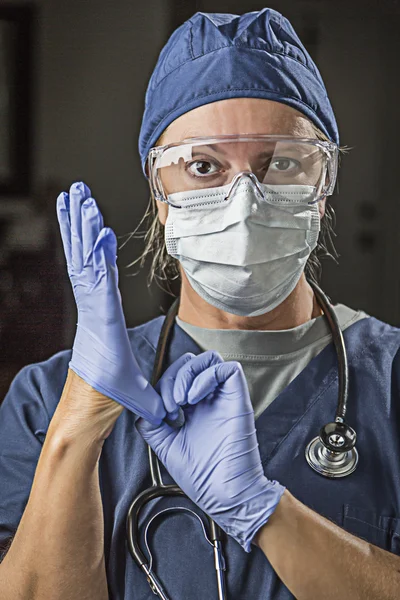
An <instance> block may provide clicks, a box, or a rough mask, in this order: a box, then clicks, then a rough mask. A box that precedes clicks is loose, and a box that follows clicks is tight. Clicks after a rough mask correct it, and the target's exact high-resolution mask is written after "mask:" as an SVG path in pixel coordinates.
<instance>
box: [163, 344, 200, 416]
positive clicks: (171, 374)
mask: <svg viewBox="0 0 400 600" xmlns="http://www.w3.org/2000/svg"><path fill="white" fill-rule="evenodd" d="M194 356H195V355H194V354H193V353H192V352H186V354H183V355H182V356H180V357H179V358H178V359H177V360H176V361H175V362H173V363H172V365H170V366H169V367H168V369H167V370H166V371H165V373H164V374H163V375H162V376H161V378H160V380H159V382H158V384H157V388H156V389H157V390H158V391H159V393H160V396H161V398H162V400H163V402H164V407H165V410H166V411H167V413H168V416H169V418H170V419H172V420H174V419H176V417H177V416H178V410H179V409H178V406H177V404H176V402H175V399H174V384H175V379H176V375H177V373H178V371H179V369H180V368H181V367H182V366H183V365H185V364H186V363H187V362H188V361H189V360H191V359H192V358H193V357H194Z"/></svg>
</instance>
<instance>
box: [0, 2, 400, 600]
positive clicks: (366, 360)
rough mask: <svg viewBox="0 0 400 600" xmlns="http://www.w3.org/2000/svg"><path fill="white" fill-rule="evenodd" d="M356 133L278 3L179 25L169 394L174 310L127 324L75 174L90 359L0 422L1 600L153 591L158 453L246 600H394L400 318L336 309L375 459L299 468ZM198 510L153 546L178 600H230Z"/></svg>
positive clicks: (169, 154)
mask: <svg viewBox="0 0 400 600" xmlns="http://www.w3.org/2000/svg"><path fill="white" fill-rule="evenodd" d="M276 136H278V137H276ZM279 136H280V137H279ZM193 138H194V139H193ZM198 138H200V139H198ZM188 139H189V140H191V141H187V140H188ZM338 144H339V139H338V132H337V127H336V122H335V118H334V115H333V112H332V108H331V106H330V104H329V100H328V98H327V95H326V91H325V88H324V85H323V82H322V80H321V77H320V75H319V73H318V71H317V69H316V67H315V65H314V63H313V62H312V60H311V58H310V57H309V55H308V54H307V52H306V50H305V48H304V47H303V46H302V44H301V42H300V41H299V39H298V37H297V36H296V34H295V32H294V31H293V29H292V27H291V25H290V24H289V23H288V21H287V20H286V19H284V18H283V17H282V16H281V15H279V14H278V13H276V12H275V11H272V10H270V9H264V10H262V11H260V12H258V13H248V14H245V15H242V16H240V17H238V16H235V15H224V14H223V15H221V14H218V15H207V14H202V13H197V14H196V15H194V17H192V19H190V20H189V21H188V22H187V23H185V24H184V25H183V26H182V27H180V28H179V29H178V30H177V31H176V32H175V33H174V34H173V35H172V37H171V38H170V40H169V42H168V43H167V45H166V47H165V48H164V49H163V51H162V52H161V54H160V58H159V61H158V64H157V66H156V69H155V71H154V73H153V75H152V78H151V80H150V84H149V88H148V91H147V94H146V109H145V113H144V118H143V123H142V129H141V134H140V142H139V147H140V154H141V160H142V165H143V169H144V172H145V173H146V175H147V176H148V177H149V178H150V184H151V191H152V194H153V197H154V200H155V201H156V202H157V208H158V218H159V223H160V225H157V224H156V225H155V226H154V227H153V229H152V231H153V233H154V230H155V231H156V234H157V230H158V231H160V230H161V228H164V229H165V248H164V246H161V248H160V252H159V253H158V259H157V260H158V262H159V263H161V266H162V267H164V268H165V269H166V272H167V274H168V276H170V275H169V274H170V272H171V269H172V270H173V269H175V272H176V271H177V270H178V272H179V274H180V276H181V294H180V297H181V299H180V307H179V313H178V316H177V319H176V324H175V326H174V330H173V336H172V341H171V344H170V346H169V349H168V352H167V357H166V365H167V367H168V368H167V369H166V371H165V373H164V374H163V375H162V377H161V380H160V381H159V383H158V385H157V387H156V390H154V389H153V388H152V387H151V386H150V384H149V383H148V382H149V380H150V377H151V372H152V369H153V364H154V360H155V348H156V346H157V341H158V338H159V334H160V329H161V326H162V322H163V318H161V317H160V318H158V319H155V320H153V321H151V322H149V323H145V324H144V325H142V326H140V327H137V328H135V329H132V330H129V331H128V333H127V332H126V329H125V323H124V319H123V313H122V308H121V303H120V296H119V292H118V287H117V279H118V277H117V269H116V261H115V255H116V241H115V236H114V234H113V232H112V231H111V230H110V229H108V228H104V227H103V221H102V217H101V214H100V212H99V210H98V208H97V205H96V203H95V201H94V200H93V199H92V198H91V193H90V190H89V188H87V186H85V185H84V184H83V183H80V184H74V185H73V186H72V187H71V189H70V192H69V194H66V193H64V194H61V195H60V197H59V198H58V202H57V210H58V218H59V222H60V228H61V234H62V238H63V244H64V251H65V254H66V260H67V265H68V273H69V276H70V278H71V282H72V285H73V289H74V294H75V299H76V302H77V307H78V327H77V333H76V338H75V341H74V346H73V349H72V353H71V352H62V353H59V354H57V355H55V356H53V357H52V358H50V359H49V360H48V361H46V362H44V363H41V364H38V365H32V366H29V367H27V368H25V369H23V370H22V371H21V373H20V374H19V375H18V376H17V377H16V379H15V380H14V382H13V384H12V386H11V389H10V392H9V394H8V396H7V397H6V399H5V400H4V403H3V405H2V409H1V413H0V415H1V426H0V431H1V463H0V467H1V484H2V485H1V492H0V498H1V512H0V535H1V540H2V541H3V542H4V543H5V544H4V549H3V555H4V554H5V557H4V559H3V562H2V564H1V565H0V589H1V590H2V598H4V600H11V599H13V600H14V599H15V598H29V599H32V600H36V599H39V598H40V599H42V598H52V599H57V600H64V599H67V598H68V599H71V598H74V599H75V598H85V599H90V600H91V599H92V598H93V599H96V600H98V599H105V598H113V599H118V600H120V599H121V600H122V599H132V600H136V599H137V600H139V599H142V598H152V597H153V593H152V592H151V590H150V588H149V587H148V585H147V582H146V580H145V577H144V576H143V573H141V571H140V569H139V568H138V567H137V566H136V564H135V563H134V562H133V561H132V559H131V557H130V556H129V553H128V551H127V548H126V544H125V519H126V514H127V511H128V509H129V506H130V503H131V500H132V498H133V497H134V496H136V495H137V494H138V493H139V492H140V491H141V490H143V489H144V488H145V487H147V486H148V485H149V483H150V480H149V467H148V460H147V446H146V443H145V442H148V443H149V444H150V446H151V447H152V448H153V449H154V450H155V452H156V453H157V454H158V456H159V458H160V459H161V461H162V463H163V464H164V465H165V467H166V471H164V470H163V475H164V480H165V482H167V483H168V482H171V481H173V480H174V481H176V482H177V483H178V485H180V486H181V488H182V489H183V490H184V492H185V493H186V494H187V496H188V497H189V498H190V499H191V500H189V499H184V500H182V503H183V504H184V505H185V506H186V507H190V508H192V509H193V510H196V511H197V510H198V509H199V508H200V509H202V510H204V511H205V512H206V513H208V514H209V515H210V516H211V517H212V518H213V519H214V520H215V521H216V522H217V523H218V524H219V525H220V527H221V528H222V529H223V530H224V531H225V534H226V536H225V540H224V547H225V556H226V577H227V589H228V597H229V598H237V599H239V598H240V599H242V598H246V599H247V598H252V599H260V600H261V599H263V600H266V599H271V600H272V599H274V600H275V599H279V600H281V599H284V598H293V597H295V598H298V599H305V600H308V599H311V598H325V599H327V600H330V599H333V598H335V599H336V598H337V596H338V594H339V593H340V595H341V596H342V597H344V598H352V599H358V598H360V599H361V598H363V599H364V598H368V599H371V600H374V599H375V598H376V599H378V598H379V599H382V598H387V599H394V598H395V597H396V595H398V589H399V570H400V558H399V556H398V555H400V544H399V540H400V516H399V515H400V481H399V471H398V469H399V464H400V460H399V459H400V447H399V444H398V433H399V431H398V429H399V423H400V415H399V412H400V406H399V402H398V393H399V381H398V365H397V363H398V349H399V342H400V336H399V331H398V330H397V329H395V328H393V327H390V326H388V325H386V324H384V323H381V322H379V321H377V320H375V319H373V318H369V317H368V316H367V315H365V314H364V313H362V312H360V311H353V310H352V309H350V308H348V307H345V306H343V305H337V306H335V307H334V310H335V313H336V316H337V318H338V321H339V323H340V326H341V329H342V330H343V331H344V337H345V342H346V346H347V352H348V356H349V365H350V375H351V379H350V398H351V402H350V403H349V411H348V421H349V423H351V425H352V426H353V427H354V429H355V430H356V431H357V432H358V433H359V436H358V438H357V448H358V451H359V455H360V461H359V464H358V466H357V469H356V470H355V471H354V473H352V474H351V476H350V477H345V478H334V479H328V478H325V477H321V475H320V474H318V473H316V472H315V471H314V470H313V469H310V467H309V465H308V464H307V462H306V460H305V458H304V448H305V446H306V445H307V443H308V442H309V441H310V439H312V438H313V437H315V435H317V433H318V431H319V429H320V428H321V426H322V425H323V424H324V423H326V422H328V421H329V419H332V416H333V414H334V410H335V409H336V403H337V394H338V377H337V372H338V369H337V357H336V353H335V350H334V347H333V344H332V343H331V335H330V329H329V327H328V326H327V324H326V321H325V317H324V316H323V314H322V310H321V306H320V304H319V302H318V301H317V297H316V295H315V293H314V287H313V286H312V285H310V282H312V280H313V278H315V273H316V271H315V267H316V262H315V257H316V249H317V246H318V243H319V244H320V246H322V247H323V244H324V236H323V235H322V234H325V237H326V234H328V235H327V237H328V238H329V226H328V225H329V222H328V223H327V215H329V214H331V213H329V210H330V209H329V208H328V206H327V204H326V197H327V196H328V195H329V194H331V193H332V191H333V187H334V183H335V177H336V169H337V155H338ZM157 223H158V221H157ZM320 231H321V232H322V233H321V234H320ZM157 240H158V241H157ZM160 243H161V242H160V239H159V237H158V238H157V235H156V237H155V238H154V237H153V240H152V242H151V244H153V245H155V246H156V247H157V244H159V245H160ZM151 244H150V245H151ZM157 260H156V262H157ZM177 261H178V262H177ZM177 265H178V266H177ZM172 275H173V273H172ZM306 275H307V277H308V279H307V277H306ZM124 407H125V408H127V409H128V410H124ZM181 407H183V416H184V424H183V425H182V423H180V424H178V422H177V421H176V419H177V417H178V416H179V409H180V408H181ZM331 415H332V416H331ZM180 416H182V415H180ZM255 418H256V419H257V421H256V422H255ZM354 466H356V465H354ZM168 473H169V474H168ZM179 504H181V502H179ZM175 505H176V504H175ZM164 506H174V502H172V503H171V502H170V503H168V502H166V504H162V503H161V504H160V503H158V504H157V506H156V507H155V508H154V507H153V508H152V509H151V510H150V511H149V513H148V516H151V515H152V514H154V511H155V510H157V511H158V510H159V509H160V508H161V509H162V508H163V507H164ZM184 515H185V513H184V514H178V515H176V514H174V513H173V514H171V515H170V516H168V518H166V519H163V520H162V521H159V524H158V527H157V528H156V529H155V531H153V532H152V534H151V538H152V539H151V546H152V551H153V557H154V561H155V565H156V570H157V573H158V574H159V577H160V579H161V581H162V582H163V585H164V586H165V588H166V590H167V592H168V595H169V596H170V597H172V598H196V599H200V598H207V599H209V598H214V597H215V598H216V597H217V589H216V582H215V576H214V569H213V564H212V556H211V555H210V549H209V546H208V544H207V542H206V541H205V540H204V538H203V537H202V536H201V535H200V534H199V529H198V524H197V523H196V522H195V521H194V520H192V519H191V518H189V517H187V516H184ZM340 526H343V527H344V529H347V530H348V532H346V531H345V530H344V529H342V528H341V527H340ZM16 530H17V531H16ZM15 531H16V533H15ZM349 532H351V533H349ZM14 534H15V535H14ZM353 534H355V535H353ZM356 536H357V537H356ZM360 538H364V540H362V539H360ZM7 549H8V551H7V552H5V551H6V550H7ZM266 559H267V560H266Z"/></svg>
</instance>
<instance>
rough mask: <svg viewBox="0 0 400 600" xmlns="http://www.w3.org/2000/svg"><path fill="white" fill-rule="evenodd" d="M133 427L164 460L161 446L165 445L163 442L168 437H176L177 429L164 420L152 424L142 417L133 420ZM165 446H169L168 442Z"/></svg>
mask: <svg viewBox="0 0 400 600" xmlns="http://www.w3.org/2000/svg"><path fill="white" fill-rule="evenodd" d="M135 427H136V429H137V430H138V432H139V433H140V435H141V436H142V438H143V439H144V441H145V442H146V443H147V444H148V445H149V446H150V447H151V448H152V449H153V450H154V452H155V453H156V454H157V456H158V457H159V458H160V460H161V461H162V462H164V461H165V456H163V455H164V453H163V448H165V446H166V444H165V442H166V440H168V438H171V437H172V438H174V437H176V436H177V435H178V433H179V430H178V429H174V428H173V427H171V426H170V425H168V424H167V423H165V421H162V423H161V424H160V425H153V424H152V423H150V421H147V420H146V419H144V418H143V417H141V418H140V419H137V420H136V421H135ZM167 446H169V444H167Z"/></svg>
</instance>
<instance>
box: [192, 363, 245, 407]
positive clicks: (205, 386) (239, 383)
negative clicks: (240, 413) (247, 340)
mask: <svg viewBox="0 0 400 600" xmlns="http://www.w3.org/2000/svg"><path fill="white" fill-rule="evenodd" d="M222 385H224V392H225V393H224V398H228V399H229V398H230V396H229V394H230V393H231V397H232V398H234V397H236V398H238V397H239V398H241V399H243V398H245V397H246V396H248V388H247V382H246V379H245V376H244V373H243V368H242V366H241V364H240V363H238V362H235V361H229V362H223V363H218V364H216V365H212V366H211V367H209V368H208V369H206V370H205V371H203V372H202V373H199V375H197V377H196V378H195V379H194V381H193V383H192V386H191V388H190V390H189V392H188V397H187V401H188V403H189V404H197V403H198V402H200V401H201V400H203V399H212V398H216V397H218V398H219V400H218V401H221V395H220V394H216V395H215V396H213V392H214V391H215V390H217V389H218V388H221V386H222Z"/></svg>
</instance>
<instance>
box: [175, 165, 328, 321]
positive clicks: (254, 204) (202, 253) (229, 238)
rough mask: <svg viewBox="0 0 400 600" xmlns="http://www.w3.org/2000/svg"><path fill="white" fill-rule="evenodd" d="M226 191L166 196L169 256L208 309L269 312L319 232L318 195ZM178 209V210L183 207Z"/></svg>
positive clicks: (269, 188) (291, 284) (292, 282)
mask: <svg viewBox="0 0 400 600" xmlns="http://www.w3.org/2000/svg"><path fill="white" fill-rule="evenodd" d="M259 187H260V188H261V189H262V191H263V193H264V198H261V195H260V193H259V192H258V190H257V188H256V186H255V185H254V183H253V182H252V181H251V180H250V179H249V178H248V177H245V176H243V178H241V179H240V181H239V182H238V185H237V186H236V187H235V189H234V190H233V193H232V194H231V196H230V198H229V200H225V198H226V196H227V194H228V191H229V189H230V185H227V186H223V187H216V188H208V189H206V190H204V189H203V190H197V191H192V192H178V193H175V194H170V195H169V197H168V199H169V201H170V202H171V203H172V204H173V205H174V206H171V205H170V206H169V211H168V218H167V221H166V224H165V241H166V246H167V251H168V254H170V255H171V256H173V257H175V258H177V259H178V260H179V262H180V263H181V265H182V267H183V269H184V271H185V273H186V275H187V278H188V280H189V282H190V284H191V286H192V287H193V289H194V290H195V291H196V292H197V293H198V294H199V295H200V296H201V297H202V298H203V299H204V300H206V301H207V302H208V303H209V304H212V305H213V306H215V307H217V308H219V309H222V310H224V311H227V312H229V313H233V314H235V315H241V316H257V315H261V314H264V313H266V312H268V311H270V310H273V309H274V308H275V307H276V306H278V305H279V304H280V303H281V302H283V301H284V300H285V299H286V298H287V297H288V296H289V294H290V293H291V292H292V291H293V290H294V288H295V287H296V285H297V283H298V281H299V279H300V276H301V274H302V272H303V269H304V266H305V264H306V262H307V259H308V257H309V256H310V253H311V252H312V250H313V249H314V248H315V247H316V245H317V240H318V235H319V231H320V217H319V210H318V204H312V205H310V204H308V202H309V201H310V200H311V199H312V197H313V196H314V197H315V194H314V192H315V188H314V187H311V186H301V185H286V186H283V185H266V184H259ZM180 206H182V207H183V208H180Z"/></svg>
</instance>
